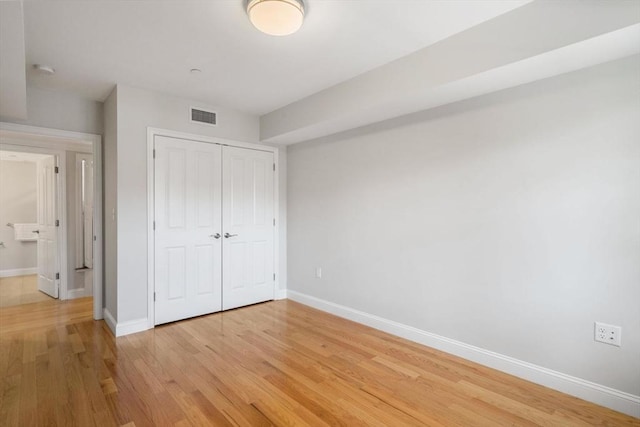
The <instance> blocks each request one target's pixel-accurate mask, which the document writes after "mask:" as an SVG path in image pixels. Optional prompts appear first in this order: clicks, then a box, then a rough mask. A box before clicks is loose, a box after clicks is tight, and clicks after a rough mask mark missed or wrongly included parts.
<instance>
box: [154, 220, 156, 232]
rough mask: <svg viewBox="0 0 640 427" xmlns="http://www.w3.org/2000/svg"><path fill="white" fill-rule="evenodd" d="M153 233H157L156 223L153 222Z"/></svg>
mask: <svg viewBox="0 0 640 427" xmlns="http://www.w3.org/2000/svg"><path fill="white" fill-rule="evenodd" d="M153 231H156V222H155V221H153Z"/></svg>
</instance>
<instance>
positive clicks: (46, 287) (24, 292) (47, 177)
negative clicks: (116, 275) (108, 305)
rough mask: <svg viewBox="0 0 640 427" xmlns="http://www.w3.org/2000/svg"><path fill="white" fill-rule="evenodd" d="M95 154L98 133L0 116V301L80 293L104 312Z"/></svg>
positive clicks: (97, 314) (0, 304) (52, 300)
mask: <svg viewBox="0 0 640 427" xmlns="http://www.w3.org/2000/svg"><path fill="white" fill-rule="evenodd" d="M100 159H101V139H100V137H99V136H97V135H88V134H79V133H75V132H67V131H58V130H53V129H44V128H34V127H30V126H22V125H14V124H8V123H0V242H2V244H0V308H4V307H13V306H17V305H24V304H31V303H44V304H57V303H58V301H61V300H70V299H79V298H85V300H84V301H85V302H86V306H87V308H89V307H91V306H93V310H92V312H93V313H92V314H93V318H94V319H101V318H102V301H103V289H102V259H101V257H102V235H101V233H102V215H101V206H102V204H101V199H102V188H101V187H102V180H101V175H100V174H101V170H100V169H101V168H100V162H101V160H100ZM20 174H22V175H20ZM85 302H83V304H85ZM34 308H35V306H34Z"/></svg>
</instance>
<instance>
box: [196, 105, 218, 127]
mask: <svg viewBox="0 0 640 427" xmlns="http://www.w3.org/2000/svg"><path fill="white" fill-rule="evenodd" d="M191 122H193V123H201V124H205V125H210V126H215V125H216V113H214V112H213V111H206V110H201V109H199V108H193V107H191Z"/></svg>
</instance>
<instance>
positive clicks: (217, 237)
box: [209, 233, 220, 239]
mask: <svg viewBox="0 0 640 427" xmlns="http://www.w3.org/2000/svg"><path fill="white" fill-rule="evenodd" d="M209 237H213V238H214V239H219V238H220V233H216V234H210V235H209Z"/></svg>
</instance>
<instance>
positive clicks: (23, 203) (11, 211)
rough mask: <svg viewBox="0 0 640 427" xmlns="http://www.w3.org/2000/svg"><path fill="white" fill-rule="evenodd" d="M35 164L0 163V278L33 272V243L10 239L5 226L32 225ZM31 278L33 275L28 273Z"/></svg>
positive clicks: (34, 207)
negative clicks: (13, 224) (14, 272)
mask: <svg viewBox="0 0 640 427" xmlns="http://www.w3.org/2000/svg"><path fill="white" fill-rule="evenodd" d="M36 191H37V190H36V164H35V162H14V161H7V160H0V242H4V246H0V274H2V272H5V274H10V272H9V270H23V269H35V268H36V267H37V266H38V261H37V258H36V257H37V251H36V250H37V243H36V242H20V241H16V240H15V238H14V231H13V228H11V227H8V226H7V223H9V222H10V223H35V222H36V221H37V208H38V204H37V203H38V200H37V194H36ZM30 274H33V273H30Z"/></svg>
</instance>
